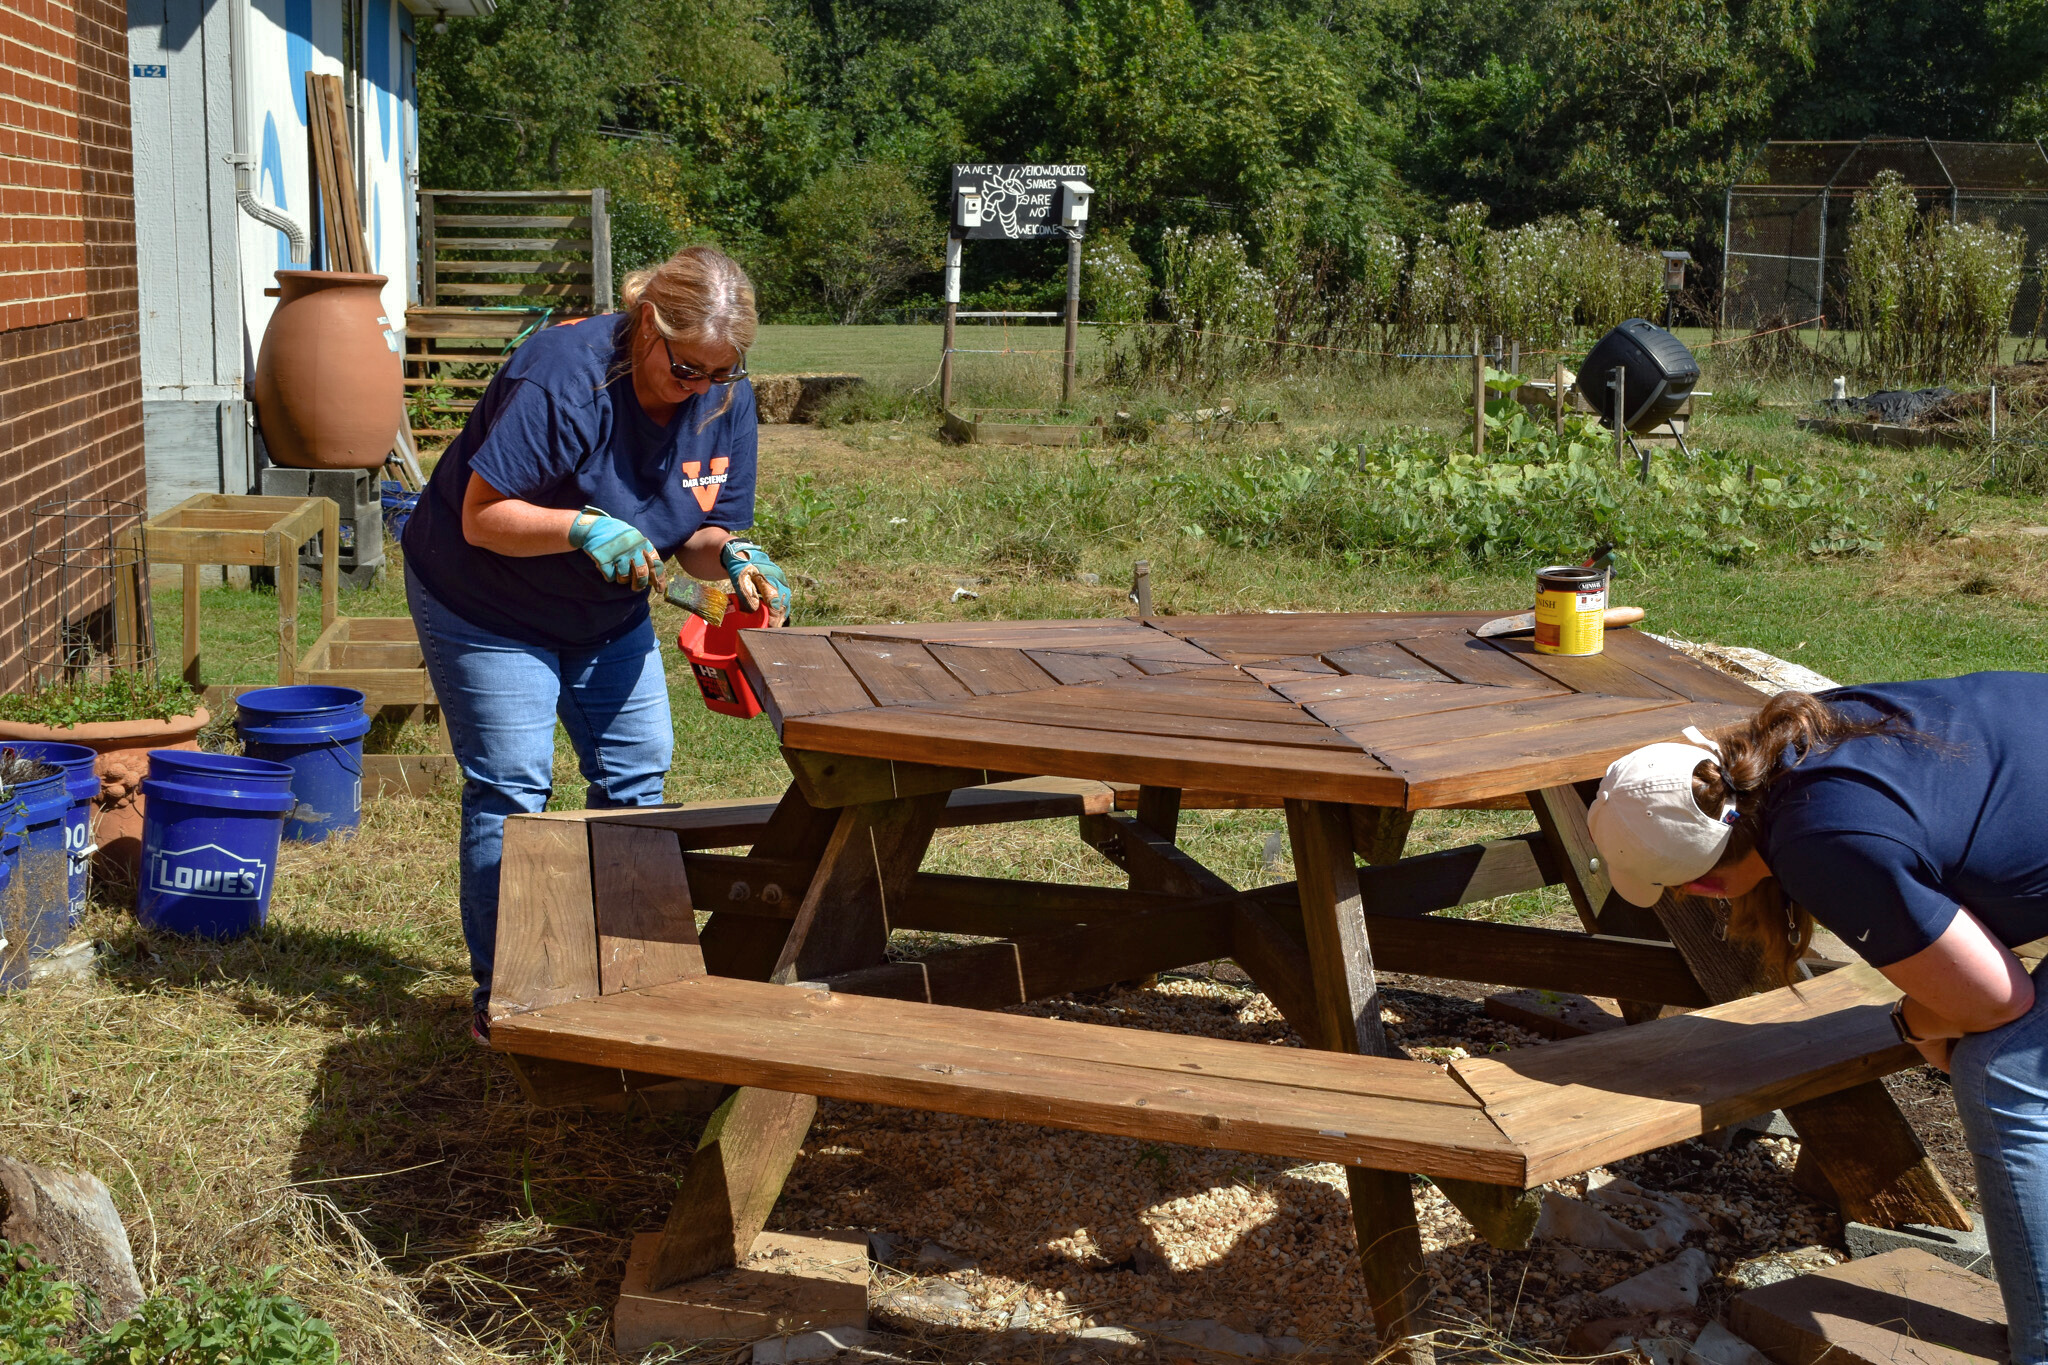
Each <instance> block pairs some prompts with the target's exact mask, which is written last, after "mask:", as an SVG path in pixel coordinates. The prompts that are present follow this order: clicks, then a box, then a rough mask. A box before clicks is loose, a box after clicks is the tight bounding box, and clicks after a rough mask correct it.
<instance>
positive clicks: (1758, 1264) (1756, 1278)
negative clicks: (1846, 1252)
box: [1728, 1247, 1835, 1289]
mask: <svg viewBox="0 0 2048 1365" xmlns="http://www.w3.org/2000/svg"><path fill="white" fill-rule="evenodd" d="M1834 1263H1835V1259H1834V1257H1833V1256H1832V1255H1830V1254H1829V1252H1828V1250H1827V1248H1825V1247H1800V1248H1799V1249H1798V1250H1797V1251H1775V1252H1772V1253H1771V1254H1770V1255H1768V1256H1759V1257H1757V1258H1756V1259H1754V1260H1750V1261H1743V1262H1741V1263H1740V1264H1738V1265H1737V1266H1736V1267H1735V1268H1734V1269H1732V1270H1730V1271H1729V1272H1728V1278H1729V1279H1730V1280H1732V1281H1734V1282H1735V1283H1736V1284H1738V1285H1740V1286H1741V1287H1742V1288H1744V1289H1761V1288H1762V1287H1763V1286H1765V1285H1767V1284H1776V1283H1778V1282H1779V1281H1780V1280H1789V1279H1791V1278H1792V1277H1793V1276H1795V1275H1804V1274H1806V1273H1807V1272H1808V1271H1812V1270H1825V1269H1827V1268H1828V1267H1829V1266H1831V1265H1833V1264H1834Z"/></svg>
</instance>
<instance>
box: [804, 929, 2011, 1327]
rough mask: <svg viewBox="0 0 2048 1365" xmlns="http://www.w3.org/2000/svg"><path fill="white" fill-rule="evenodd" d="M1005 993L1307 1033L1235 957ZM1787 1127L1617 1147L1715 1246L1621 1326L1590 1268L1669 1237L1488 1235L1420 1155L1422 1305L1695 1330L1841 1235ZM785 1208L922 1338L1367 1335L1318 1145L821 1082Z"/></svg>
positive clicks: (1519, 1036) (1424, 1054) (1434, 1014)
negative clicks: (1114, 1123) (1803, 1171)
mask: <svg viewBox="0 0 2048 1365" xmlns="http://www.w3.org/2000/svg"><path fill="white" fill-rule="evenodd" d="M1385 986H1386V991H1385V1000H1384V1005H1385V1007H1384V1011H1383V1017H1384V1019H1385V1021H1386V1025H1387V1029H1388V1032H1389V1034H1390V1035H1391V1036H1392V1037H1393V1038H1394V1039H1395V1041H1397V1042H1398V1043H1400V1044H1401V1045H1402V1046H1404V1047H1405V1048H1406V1049H1407V1050H1408V1052H1409V1054H1410V1055H1411V1056H1415V1057H1421V1058H1427V1059H1430V1060H1434V1061H1440V1062H1447V1061H1449V1060H1451V1059H1454V1058H1457V1057H1461V1056H1465V1055H1468V1054H1472V1053H1478V1052H1484V1051H1489V1050H1493V1051H1497V1050H1500V1049H1503V1048H1514V1047H1525V1046H1537V1045H1540V1044H1541V1042H1542V1040H1541V1039H1539V1038H1537V1037H1536V1036H1535V1035H1532V1034H1530V1033H1527V1032H1525V1031H1523V1030H1521V1029H1519V1028H1516V1027H1513V1026H1511V1025H1508V1024H1505V1023H1502V1022H1500V1021H1498V1020H1494V1019H1491V1018H1489V1017H1487V1016H1486V1014H1485V1013H1484V1010H1483V1003H1482V1002H1483V999H1484V995H1485V992H1484V991H1483V990H1482V989H1480V988H1476V987H1471V986H1468V985H1464V984H1462V983H1449V982H1440V981H1430V980H1424V979H1418V978H1405V977H1390V978H1388V979H1387V980H1386V982H1385ZM1017 1012H1019V1013H1030V1014H1037V1015H1046V1016H1056V1017H1059V1018H1065V1019H1074V1020H1081V1021H1086V1022H1089V1023H1098V1024H1112V1025H1119V1026H1123V1027H1132V1028H1145V1029H1153V1030H1161V1031H1170V1032H1176V1033H1193V1034H1200V1035H1203V1036H1206V1037H1212V1038H1231V1039H1237V1040H1239V1041H1245V1042H1254V1043H1264V1044H1268V1045H1272V1046H1299V1045H1300V1044H1299V1041H1298V1040H1297V1039H1295V1038H1294V1036H1293V1034H1292V1032H1291V1031H1290V1030H1289V1029H1288V1028H1287V1026H1286V1024H1285V1023H1284V1022H1283V1021H1282V1020H1281V1018H1280V1017H1279V1015H1278V1013H1277V1012H1276V1011H1275V1010H1274V1009H1273V1007H1272V1005H1271V1004H1270V1003H1269V1002H1268V1001H1267V1000H1266V999H1265V997H1264V996H1262V995H1260V994H1258V993H1257V992H1256V991H1254V990H1252V989H1251V987H1250V985H1249V984H1248V982H1247V981H1246V979H1245V978H1244V976H1243V974H1242V973H1241V972H1239V971H1238V970H1237V969H1236V968H1235V967H1234V966H1233V965H1231V964H1228V963H1219V964H1215V965H1214V967H1213V968H1208V969H1200V970H1199V971H1197V972H1194V973H1185V974H1176V975H1173V976H1169V977H1166V978H1162V979H1161V980H1160V981H1159V982H1158V983H1157V984H1156V985H1153V986H1151V987H1149V988H1146V989H1139V990H1128V991H1116V992H1111V993H1105V994H1101V995H1097V996H1093V997H1090V998H1086V999H1080V998H1066V999H1060V1000H1054V1001H1044V1002H1039V1003H1037V1004H1033V1005H1029V1006H1024V1007H1020V1009H1019V1010H1018V1011H1017ZM1929 1075H1931V1073H1921V1072H1912V1073H1907V1074H1906V1075H1905V1076H1903V1077H1901V1078H1897V1080H1896V1084H1895V1086H1894V1089H1895V1093H1898V1094H1899V1096H1900V1100H1901V1103H1902V1105H1903V1106H1904V1107H1905V1108H1906V1110H1907V1113H1908V1115H1909V1116H1910V1117H1911V1118H1912V1119H1913V1120H1914V1122H1915V1124H1916V1126H1917V1127H1919V1128H1920V1129H1921V1130H1922V1132H1923V1135H1924V1136H1925V1137H1926V1138H1927V1139H1928V1140H1929V1145H1930V1148H1931V1149H1932V1150H1933V1151H1934V1153H1935V1156H1936V1159H1937V1161H1938V1162H1940V1164H1941V1165H1942V1168H1943V1170H1944V1173H1945V1174H1947V1175H1948V1176H1949V1178H1950V1180H1951V1181H1952V1182H1953V1183H1955V1184H1956V1186H1957V1189H1958V1191H1959V1192H1961V1193H1964V1194H1965V1197H1966V1198H1967V1197H1968V1195H1969V1192H1970V1191H1971V1187H1970V1186H1969V1185H1968V1183H1967V1166H1966V1163H1967V1157H1966V1155H1964V1156H1963V1160H1962V1163H1961V1164H1959V1163H1958V1161H1957V1160H1956V1158H1957V1156H1958V1155H1961V1149H1960V1147H1959V1145H1958V1143H1957V1140H1956V1136H1955V1133H1954V1111H1953V1109H1952V1108H1949V1107H1948V1099H1947V1096H1946V1085H1945V1083H1944V1082H1943V1081H1942V1079H1941V1078H1938V1077H1937V1078H1933V1079H1929ZM1797 1151H1798V1149H1797V1144H1796V1143H1795V1142H1793V1141H1792V1140H1790V1139H1786V1138H1774V1137H1768V1136H1766V1137H1754V1136H1751V1137H1745V1138H1743V1139H1739V1140H1738V1141H1737V1143H1736V1144H1735V1145H1734V1147H1733V1148H1732V1149H1731V1150H1730V1151H1728V1152H1725V1153H1723V1152H1718V1151H1715V1150H1713V1149H1711V1148H1709V1147H1707V1146H1704V1145H1702V1144H1700V1143H1697V1142H1687V1143H1682V1144H1679V1145H1678V1146H1675V1147H1670V1148H1666V1149H1664V1150H1662V1151H1659V1152H1653V1153H1649V1154H1647V1155H1645V1156H1642V1157H1638V1158H1634V1159H1631V1160H1629V1161H1625V1162H1620V1163H1617V1164H1616V1165H1615V1166H1614V1167H1613V1169H1612V1172H1611V1174H1612V1175H1615V1176H1620V1177H1625V1178H1627V1179H1629V1180H1633V1181H1634V1182H1636V1184H1638V1185H1640V1186H1641V1187H1642V1188H1643V1189H1644V1190H1646V1191H1650V1192H1652V1193H1659V1194H1665V1195H1671V1196H1675V1197H1676V1198H1677V1199H1679V1200H1681V1201H1683V1202H1684V1203H1685V1204H1686V1205H1688V1206H1689V1207H1690V1208H1691V1209H1692V1210H1694V1211H1695V1212H1696V1213H1698V1214H1699V1215H1701V1216H1702V1217H1703V1218H1704V1219H1705V1220H1706V1222H1707V1224H1708V1225H1709V1226H1710V1227H1711V1229H1712V1230H1711V1231H1710V1232H1705V1233H1695V1234H1693V1235H1691V1236H1689V1237H1688V1238H1687V1244H1688V1245H1689V1246H1698V1247H1700V1248H1701V1249H1702V1250H1704V1251H1705V1252H1706V1253H1707V1254H1708V1255H1709V1256H1710V1257H1711V1258H1712V1260H1713V1262H1714V1267H1715V1271H1716V1278H1715V1280H1714V1282H1713V1283H1712V1284H1710V1285H1709V1286H1707V1287H1706V1289H1705V1290H1703V1292H1702V1294H1701V1301H1700V1306H1699V1308H1698V1309H1697V1310H1694V1311H1686V1312H1679V1313H1676V1314H1673V1315H1669V1316H1668V1317H1667V1318H1666V1319H1663V1320H1660V1321H1658V1322H1643V1321H1640V1320H1639V1321H1637V1322H1635V1323H1632V1324H1623V1326H1622V1327H1611V1326H1609V1325H1606V1320H1607V1319H1610V1318H1613V1317H1615V1316H1616V1314H1615V1312H1614V1310H1612V1309H1611V1308H1604V1307H1603V1306H1602V1305H1601V1303H1600V1302H1599V1298H1598V1295H1599V1291H1601V1290H1603V1289H1606V1288H1608V1287H1610V1286H1612V1285H1615V1284H1617V1283H1618V1282H1620V1281H1621V1280H1624V1279H1626V1278H1628V1277H1629V1276H1632V1275H1634V1274H1637V1273H1638V1272H1640V1271H1643V1270H1646V1269H1649V1268H1650V1267H1652V1266H1655V1265H1658V1264H1660V1263H1662V1262H1664V1261H1666V1260H1668V1259H1669V1258H1670V1257H1671V1255H1673V1254H1674V1253H1672V1252H1669V1251H1666V1252H1654V1253H1635V1252H1617V1251H1596V1250H1586V1249H1576V1248H1564V1247H1560V1246H1556V1245H1550V1244H1538V1245H1537V1246H1535V1247H1533V1248H1532V1249H1530V1250H1527V1251H1520V1252H1504V1251H1496V1250H1494V1249H1492V1248H1490V1247H1488V1246H1486V1245H1485V1244H1484V1243H1483V1242H1480V1241H1479V1240H1478V1239H1476V1238H1475V1237H1474V1236H1473V1234H1472V1232H1471V1230H1470V1228H1469V1227H1468V1226H1467V1225H1466V1224H1465V1222H1464V1220H1463V1218H1462V1217H1461V1216H1459V1215H1458V1214H1457V1212H1456V1211H1455V1210H1454V1209H1452V1207H1451V1206H1450V1205H1449V1203H1448V1202H1446V1201H1445V1199H1444V1198H1443V1196H1442V1195H1441V1194H1439V1193H1438V1192H1437V1191H1436V1189H1435V1188H1434V1187H1433V1186H1431V1185H1430V1184H1429V1183H1428V1182H1427V1181H1425V1180H1421V1179H1420V1178H1418V1179H1417V1182H1416V1203H1417V1208H1418V1211H1419V1213H1420V1217H1421V1222H1422V1231H1423V1245H1424V1252H1425V1259H1426V1262H1427V1264H1428V1268H1429V1272H1430V1276H1431V1279H1432V1283H1433V1287H1434V1289H1435V1291H1436V1293H1435V1299H1434V1303H1435V1307H1436V1308H1437V1310H1438V1311H1439V1312H1440V1313H1442V1315H1443V1316H1444V1318H1445V1319H1446V1321H1447V1322H1449V1323H1451V1324H1453V1325H1455V1326H1457V1327H1461V1328H1462V1329H1463V1330H1464V1332H1465V1334H1466V1341H1467V1349H1465V1350H1464V1351H1453V1352H1451V1353H1450V1354H1451V1355H1453V1356H1459V1355H1462V1356H1464V1357H1465V1358H1469V1359H1503V1358H1523V1359H1537V1360H1540V1359H1545V1358H1547V1357H1548V1356H1550V1355H1563V1354H1585V1353H1588V1352H1592V1351H1597V1350H1599V1349H1600V1348H1601V1347H1604V1346H1605V1345H1606V1344H1607V1342H1608V1341H1609V1340H1610V1339H1611V1338H1612V1337H1613V1336H1614V1335H1617V1334H1618V1332H1619V1331H1621V1330H1623V1328H1624V1327H1628V1328H1633V1330H1636V1331H1638V1332H1648V1333H1651V1334H1654V1333H1658V1332H1666V1333H1670V1332H1675V1333H1677V1334H1679V1335H1691V1334H1692V1333H1693V1332H1696V1331H1697V1329H1698V1328H1699V1327H1700V1326H1701V1325H1703V1324H1704V1322H1705V1321H1706V1320H1707V1319H1708V1318H1710V1317H1712V1316H1714V1315H1715V1313H1716V1312H1717V1311H1718V1309H1719V1308H1720V1306H1721V1305H1722V1304H1723V1303H1725V1301H1726V1299H1727V1298H1728V1297H1729V1296H1730V1295H1732V1294H1734V1293H1737V1292H1739V1291H1740V1290H1741V1289H1742V1288H1744V1287H1748V1286H1749V1285H1752V1284H1756V1283H1765V1282H1768V1281H1770V1280H1773V1279H1781V1278H1784V1277H1785V1276H1787V1275H1789V1274H1793V1273H1798V1272H1799V1271H1800V1270H1803V1269H1811V1268H1814V1267H1815V1266H1818V1265H1824V1264H1830V1263H1833V1262H1835V1261H1838V1260H1840V1259H1841V1258H1842V1255H1843V1253H1842V1252H1841V1251H1840V1247H1841V1245H1842V1241H1841V1223H1840V1220H1839V1219H1838V1218H1837V1217H1836V1215H1835V1214H1834V1212H1833V1211H1832V1210H1831V1209H1829V1208H1827V1207H1826V1206H1824V1205H1822V1204H1819V1203H1816V1202H1814V1201H1813V1200H1810V1199H1808V1198H1806V1197H1805V1196H1803V1195H1801V1194H1799V1193H1798V1192H1797V1191H1796V1190H1794V1189H1793V1187H1792V1184H1791V1174H1792V1166H1793V1162H1794V1159H1795V1158H1796V1156H1797ZM1585 1186H1586V1177H1583V1176H1582V1177H1577V1178H1575V1179H1573V1180H1568V1181H1563V1182H1560V1183H1559V1184H1558V1185H1557V1186H1555V1188H1557V1189H1559V1190H1560V1191H1561V1192H1563V1193H1566V1194H1569V1195H1573V1196H1580V1195H1583V1193H1584V1192H1585ZM1608 1211H1609V1212H1619V1211H1617V1210H1612V1209H1610V1210H1608ZM777 1220H778V1221H777V1225H778V1226H782V1227H788V1228H794V1229H825V1228H860V1229H865V1230H868V1231H870V1232H872V1233H875V1234H878V1238H877V1240H876V1242H875V1243H874V1248H873V1249H874V1250H875V1251H876V1252H877V1253H878V1260H880V1261H881V1262H883V1265H882V1267H881V1268H880V1269H878V1271H877V1277H876V1281H875V1293H874V1301H875V1304H876V1312H875V1319H876V1326H877V1327H878V1328H882V1329H885V1330H886V1332H887V1335H886V1336H884V1337H883V1338H882V1341H884V1342H890V1343H893V1346H894V1348H895V1349H910V1348H912V1347H914V1348H915V1351H914V1354H916V1355H918V1356H920V1357H921V1358H927V1359H943V1360H961V1361H966V1360H987V1361H991V1362H994V1361H1009V1360H1018V1361H1080V1360H1090V1359H1098V1358H1099V1359H1119V1358H1125V1359H1158V1360H1161V1361H1177V1360H1182V1359H1212V1358H1222V1357H1223V1356H1224V1355H1232V1354H1234V1355H1240V1356H1242V1355H1260V1354H1269V1355H1279V1354H1283V1353H1288V1352H1295V1351H1301V1350H1306V1351H1308V1352H1309V1353H1311V1354H1313V1355H1329V1356H1334V1357H1341V1358H1348V1359H1357V1358H1370V1356H1371V1355H1372V1353H1373V1351H1374V1348H1375V1346H1376V1343H1375V1341H1374V1335H1373V1330H1372V1325H1371V1321H1372V1320H1371V1314H1370V1312H1369V1310H1368V1309H1367V1306H1366V1302H1365V1298H1364V1295H1363V1290H1362V1286H1361V1283H1360V1279H1359V1274H1358V1269H1357V1262H1356V1255H1355V1241H1354V1238H1353V1234H1352V1230H1351V1224H1350V1217H1349V1208H1348V1203H1347V1201H1346V1198H1345V1195H1344V1176H1343V1172H1342V1169H1341V1168H1340V1167H1338V1166H1335V1165H1332V1164H1315V1163H1309V1164H1302V1163H1294V1162H1289V1161H1286V1160H1283V1159H1275V1158H1263V1157H1256V1156H1248V1155H1245V1154H1242V1153H1235V1152H1217V1151H1208V1150H1205V1149H1200V1148H1190V1147H1181V1146H1175V1145H1171V1144H1157V1143H1143V1142H1138V1141H1134V1140H1131V1139H1125V1138H1115V1137H1102V1136H1096V1135H1091V1134H1082V1133H1070V1132H1063V1131H1059V1130H1054V1129H1044V1128H1031V1127H1026V1126H1023V1125H1018V1124H1005V1123H998V1122H993V1121H986V1120H978V1119H968V1118H958V1117H953V1116H949V1115H940V1114H924V1113H914V1112H910V1111H905V1110H897V1109H885V1108H876V1107H872V1106H867V1105H858V1104H841V1103H830V1102H827V1103H823V1104H821V1105H820V1106H819V1117H818V1122H817V1124H816V1125H815V1126H814V1127H813V1129H812V1134H811V1141H810V1144H809V1145H808V1146H807V1147H806V1148H805V1151H804V1155H803V1157H802V1158H801V1159H800V1160H799V1162H798V1164H797V1167H796V1169H795V1171H794V1172H793V1173H792V1176H791V1179H790V1183H789V1185H788V1187H787V1192H786V1194H785V1197H784V1199H783V1201H782V1203H781V1205H780V1206H779V1209H778V1215H777ZM1642 1221H1647V1220H1646V1219H1645V1220H1642ZM1190 1320H1199V1321H1203V1322H1214V1323H1219V1324H1221V1325H1222V1326H1223V1327H1224V1328H1227V1329H1230V1334H1217V1333H1214V1332H1210V1336H1211V1338H1212V1339H1213V1341H1220V1342H1223V1343H1225V1344H1226V1345H1231V1344H1234V1345H1235V1348H1236V1349H1234V1350H1225V1351H1223V1352H1222V1353H1221V1354H1218V1353H1216V1352H1213V1351H1212V1352H1207V1353H1205V1352H1204V1351H1201V1350H1198V1349H1196V1348H1195V1347H1192V1346H1186V1345H1180V1344H1176V1343H1174V1342H1172V1341H1165V1342H1163V1343H1162V1341H1161V1340H1160V1338H1161V1335H1162V1333H1164V1334H1170V1335H1178V1336H1179V1337H1181V1338H1183V1339H1193V1338H1192V1337H1190V1334H1189V1331H1188V1330H1187V1329H1184V1328H1176V1327H1173V1326H1171V1325H1170V1324H1178V1323H1185V1322H1188V1321H1190ZM1161 1324H1168V1326H1164V1327H1162V1326H1161ZM1116 1329H1126V1330H1122V1331H1119V1330H1116ZM1574 1329H1577V1331H1576V1334H1575V1331H1574ZM1202 1330H1203V1331H1205V1332H1209V1331H1210V1329H1208V1328H1206V1327H1204V1328H1203V1329H1202ZM1234 1334H1244V1335H1243V1336H1235V1335H1234ZM1196 1335H1199V1334H1196Z"/></svg>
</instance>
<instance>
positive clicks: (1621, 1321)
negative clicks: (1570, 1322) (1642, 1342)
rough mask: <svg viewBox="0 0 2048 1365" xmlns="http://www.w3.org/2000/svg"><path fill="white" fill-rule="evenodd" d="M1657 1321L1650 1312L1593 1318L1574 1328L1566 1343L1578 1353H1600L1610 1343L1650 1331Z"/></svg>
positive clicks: (1629, 1338)
mask: <svg viewBox="0 0 2048 1365" xmlns="http://www.w3.org/2000/svg"><path fill="white" fill-rule="evenodd" d="M1656 1321H1657V1319H1656V1318H1655V1317H1654V1316H1653V1315H1651V1314H1648V1313H1640V1314H1637V1315H1636V1316H1635V1317H1629V1318H1591V1319H1588V1320H1587V1321H1585V1322H1582V1323H1580V1324H1579V1325H1578V1326H1576V1327H1574V1328H1572V1330H1571V1332H1570V1333H1569V1334H1567V1336H1566V1337H1565V1344H1566V1345H1567V1346H1569V1347H1570V1348H1571V1349H1572V1351H1573V1352H1574V1353H1575V1354H1577V1355H1582V1356H1590V1355H1599V1354H1600V1353H1602V1352H1604V1351H1605V1350H1607V1348H1608V1345H1609V1343H1611V1342H1614V1341H1620V1340H1632V1339H1633V1338H1634V1337H1635V1336H1636V1335H1637V1334H1638V1333H1642V1332H1647V1331H1649V1330H1650V1328H1651V1327H1652V1326H1653V1325H1655V1323H1656ZM1622 1349H1623V1350H1626V1349H1628V1348H1627V1347H1623V1348H1622Z"/></svg>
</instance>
